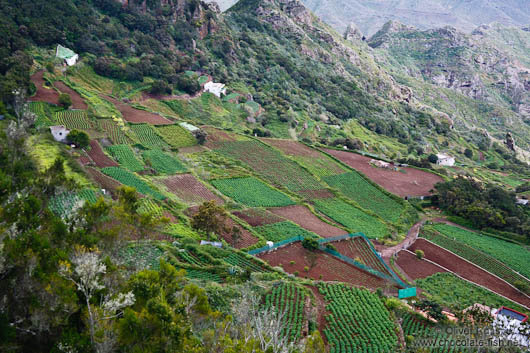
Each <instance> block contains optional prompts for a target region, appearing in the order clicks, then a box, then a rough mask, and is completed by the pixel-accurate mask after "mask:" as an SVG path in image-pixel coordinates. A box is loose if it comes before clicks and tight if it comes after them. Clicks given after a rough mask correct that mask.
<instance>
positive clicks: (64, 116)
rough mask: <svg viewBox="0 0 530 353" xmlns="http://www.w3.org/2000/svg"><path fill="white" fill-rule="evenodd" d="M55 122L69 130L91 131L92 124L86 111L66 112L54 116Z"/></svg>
mask: <svg viewBox="0 0 530 353" xmlns="http://www.w3.org/2000/svg"><path fill="white" fill-rule="evenodd" d="M53 120H55V122H57V123H58V124H61V125H64V126H65V127H66V128H67V129H78V130H90V129H92V127H93V126H92V122H91V121H90V120H89V119H88V115H87V113H86V111H85V110H64V111H60V112H56V113H55V114H53Z"/></svg>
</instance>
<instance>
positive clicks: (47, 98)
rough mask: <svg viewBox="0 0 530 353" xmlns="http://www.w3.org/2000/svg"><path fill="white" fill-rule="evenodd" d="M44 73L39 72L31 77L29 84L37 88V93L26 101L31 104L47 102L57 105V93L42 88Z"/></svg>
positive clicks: (51, 89) (50, 89)
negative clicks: (31, 83)
mask: <svg viewBox="0 0 530 353" xmlns="http://www.w3.org/2000/svg"><path fill="white" fill-rule="evenodd" d="M43 75H44V71H39V72H37V73H35V74H33V76H31V82H33V83H34V84H35V87H37V93H36V94H35V95H34V96H33V97H29V98H28V100H29V101H32V102H48V103H53V104H59V92H57V91H56V90H54V89H53V88H45V87H44V79H43Z"/></svg>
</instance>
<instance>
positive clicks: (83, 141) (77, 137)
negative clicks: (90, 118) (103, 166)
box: [68, 130, 90, 148]
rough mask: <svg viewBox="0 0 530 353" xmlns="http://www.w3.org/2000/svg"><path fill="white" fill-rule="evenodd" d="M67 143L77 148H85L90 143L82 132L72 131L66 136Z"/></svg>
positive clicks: (88, 138)
mask: <svg viewBox="0 0 530 353" xmlns="http://www.w3.org/2000/svg"><path fill="white" fill-rule="evenodd" d="M68 141H69V142H70V143H73V144H74V145H76V147H78V148H85V147H86V146H88V144H89V143H90V137H89V136H88V135H87V133H86V132H84V131H79V130H72V131H70V133H69V134H68Z"/></svg>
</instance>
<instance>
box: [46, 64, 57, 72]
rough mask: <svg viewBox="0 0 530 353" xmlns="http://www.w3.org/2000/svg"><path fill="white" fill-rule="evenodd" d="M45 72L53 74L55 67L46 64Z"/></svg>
mask: <svg viewBox="0 0 530 353" xmlns="http://www.w3.org/2000/svg"><path fill="white" fill-rule="evenodd" d="M46 70H47V71H48V72H50V73H52V74H53V72H54V71H55V66H54V65H53V63H52V62H47V63H46Z"/></svg>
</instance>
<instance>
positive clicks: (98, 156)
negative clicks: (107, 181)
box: [87, 140, 118, 168]
mask: <svg viewBox="0 0 530 353" xmlns="http://www.w3.org/2000/svg"><path fill="white" fill-rule="evenodd" d="M87 154H88V155H89V157H90V158H92V160H93V161H94V163H96V165H97V166H98V167H100V168H105V167H117V166H118V163H116V162H114V161H113V160H112V159H110V158H109V157H108V156H107V155H106V154H105V153H103V150H102V149H101V146H100V145H99V143H98V142H97V141H96V140H91V141H90V150H89V151H87Z"/></svg>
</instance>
